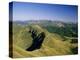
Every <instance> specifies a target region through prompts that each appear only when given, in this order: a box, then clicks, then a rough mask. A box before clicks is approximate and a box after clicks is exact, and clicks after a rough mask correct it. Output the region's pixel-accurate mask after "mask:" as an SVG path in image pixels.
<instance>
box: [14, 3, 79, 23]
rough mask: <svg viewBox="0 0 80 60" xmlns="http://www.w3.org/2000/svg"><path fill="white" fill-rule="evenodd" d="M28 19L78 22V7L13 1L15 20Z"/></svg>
mask: <svg viewBox="0 0 80 60" xmlns="http://www.w3.org/2000/svg"><path fill="white" fill-rule="evenodd" d="M26 20H53V21H55V20H56V21H64V22H77V20H78V7H77V6H75V5H59V4H41V3H39V4H38V3H25V2H13V21H26Z"/></svg>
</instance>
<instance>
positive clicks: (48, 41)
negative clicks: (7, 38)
mask: <svg viewBox="0 0 80 60" xmlns="http://www.w3.org/2000/svg"><path fill="white" fill-rule="evenodd" d="M32 27H33V28H34V29H37V30H38V32H39V33H40V32H42V31H44V32H45V33H46V38H45V40H44V42H43V45H42V47H41V48H40V49H38V50H35V51H32V52H29V51H26V50H25V49H26V48H28V47H29V46H30V45H31V44H32V38H31V35H30V33H28V30H29V27H27V26H17V25H14V26H13V57H14V58H15V57H34V56H53V55H67V54H72V52H71V50H70V48H71V47H74V45H72V44H70V43H69V42H68V41H62V40H63V39H62V38H61V37H60V36H59V35H57V34H55V33H54V34H52V33H49V32H48V31H47V30H45V29H43V28H41V27H40V26H38V25H33V26H32Z"/></svg>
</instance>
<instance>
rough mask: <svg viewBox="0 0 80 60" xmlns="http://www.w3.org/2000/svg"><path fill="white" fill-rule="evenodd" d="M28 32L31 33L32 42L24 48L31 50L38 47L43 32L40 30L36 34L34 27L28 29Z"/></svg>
mask: <svg viewBox="0 0 80 60" xmlns="http://www.w3.org/2000/svg"><path fill="white" fill-rule="evenodd" d="M29 33H31V37H32V38H33V40H32V41H33V42H32V45H31V46H30V47H29V48H28V49H26V50H27V51H33V50H36V49H40V48H41V45H42V43H43V40H44V38H45V33H44V32H41V33H40V34H37V30H34V29H30V30H29Z"/></svg>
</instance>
